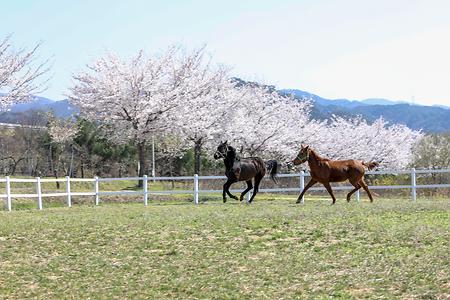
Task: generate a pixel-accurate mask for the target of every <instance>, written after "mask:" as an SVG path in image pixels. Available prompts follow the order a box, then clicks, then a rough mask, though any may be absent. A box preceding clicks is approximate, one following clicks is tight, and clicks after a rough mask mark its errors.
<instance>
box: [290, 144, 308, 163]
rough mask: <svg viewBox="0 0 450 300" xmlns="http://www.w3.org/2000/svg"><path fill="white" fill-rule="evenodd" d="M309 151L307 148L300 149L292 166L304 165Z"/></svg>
mask: <svg viewBox="0 0 450 300" xmlns="http://www.w3.org/2000/svg"><path fill="white" fill-rule="evenodd" d="M310 151H311V149H309V146H303V144H302V147H301V148H300V152H299V153H298V154H297V156H296V157H295V159H294V165H299V164H302V163H304V162H305V161H307V160H308V159H309V152H310Z"/></svg>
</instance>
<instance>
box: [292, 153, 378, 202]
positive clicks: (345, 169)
mask: <svg viewBox="0 0 450 300" xmlns="http://www.w3.org/2000/svg"><path fill="white" fill-rule="evenodd" d="M306 161H308V165H309V168H310V170H311V179H310V180H309V182H308V184H307V185H306V186H305V188H304V189H303V191H302V192H301V194H300V196H298V199H297V203H300V202H301V199H302V198H303V195H304V194H305V192H306V191H307V190H308V189H309V188H310V187H312V186H313V185H314V184H315V183H317V182H320V183H321V184H323V185H324V186H325V188H326V189H327V191H328V193H329V194H330V195H331V198H332V199H333V203H332V204H334V203H336V198H335V197H334V195H333V190H332V189H331V185H330V182H340V181H345V180H347V179H348V181H349V182H350V183H351V184H352V185H353V186H354V187H355V188H354V189H353V190H351V191H350V193H348V194H347V202H350V197H351V196H352V195H353V194H354V193H355V192H356V191H357V190H359V189H360V188H361V187H362V188H363V189H364V190H365V191H366V192H367V194H368V195H369V199H370V202H373V198H372V194H370V191H369V188H368V187H367V184H366V183H365V182H364V173H365V169H364V167H367V169H369V170H372V169H373V168H375V167H377V166H378V163H376V162H369V163H366V162H363V161H360V160H354V159H350V160H331V159H328V158H323V157H320V156H319V155H318V154H317V153H316V152H315V151H314V150H312V149H311V148H310V147H309V146H303V145H302V147H301V149H300V152H299V153H298V155H297V157H296V158H295V159H294V165H299V164H302V163H304V162H306Z"/></svg>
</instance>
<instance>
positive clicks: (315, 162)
mask: <svg viewBox="0 0 450 300" xmlns="http://www.w3.org/2000/svg"><path fill="white" fill-rule="evenodd" d="M324 160H326V159H325V158H322V157H321V156H320V155H319V154H317V153H316V152H314V151H313V150H310V152H309V158H308V165H309V168H310V169H311V170H314V169H317V168H319V167H320V163H321V162H322V161H324Z"/></svg>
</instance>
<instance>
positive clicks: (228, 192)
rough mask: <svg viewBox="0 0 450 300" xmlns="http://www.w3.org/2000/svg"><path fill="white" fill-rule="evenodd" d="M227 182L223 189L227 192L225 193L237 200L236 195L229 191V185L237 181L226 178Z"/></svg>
mask: <svg viewBox="0 0 450 300" xmlns="http://www.w3.org/2000/svg"><path fill="white" fill-rule="evenodd" d="M228 182H229V184H228V185H227V189H226V190H225V191H226V192H227V195H228V196H230V198H231V199H234V200H238V197H236V196H235V195H233V194H232V193H230V190H229V189H230V187H231V185H232V184H233V183H235V182H237V180H236V179H235V180H228V181H227V183H228Z"/></svg>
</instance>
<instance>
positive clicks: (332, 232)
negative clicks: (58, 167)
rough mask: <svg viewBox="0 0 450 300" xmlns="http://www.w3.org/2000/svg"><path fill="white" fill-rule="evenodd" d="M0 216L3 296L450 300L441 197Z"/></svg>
mask: <svg viewBox="0 0 450 300" xmlns="http://www.w3.org/2000/svg"><path fill="white" fill-rule="evenodd" d="M262 198H264V197H263V196H261V198H260V199H256V202H255V203H254V204H252V205H245V204H241V205H240V204H237V202H235V201H232V202H231V200H230V202H229V203H227V204H225V205H224V204H221V203H220V202H219V201H211V202H206V203H204V204H200V205H198V206H195V205H193V204H192V203H186V202H172V203H164V202H155V203H151V204H150V205H149V206H148V207H144V206H143V205H142V204H139V203H126V204H103V205H101V206H99V207H94V206H89V205H78V206H74V207H72V208H64V207H57V208H46V209H44V210H43V211H36V210H16V211H12V212H0V258H1V259H0V298H2V299H6V298H7V299H24V298H40V299H44V298H45V299H47V298H53V299H55V298H58V299H60V298H74V299H87V298H90V299H112V298H116V299H119V298H120V299H123V298H129V299H161V298H178V299H190V298H193V299H195V298H216V299H255V298H256V299H261V298H262V299H264V298H266V299H277V298H283V299H285V298H288V299H291V298H357V299H359V298H370V299H372V298H377V299H384V298H387V299H392V298H401V299H405V298H410V299H415V298H418V299H448V298H449V297H450V271H449V266H450V247H449V246H450V244H449V243H450V242H449V241H450V234H449V229H450V201H448V200H442V199H441V200H439V199H428V200H425V199H421V200H420V201H417V202H416V203H412V202H410V201H408V200H392V199H385V200H378V199H377V201H376V202H375V203H373V204H370V203H367V202H365V201H363V202H361V203H355V202H353V203H350V204H347V203H345V201H342V199H340V201H338V203H337V205H335V206H331V205H330V200H329V199H328V198H326V201H320V200H311V201H308V200H307V202H306V204H305V205H294V204H292V202H293V199H294V198H292V199H289V200H286V199H282V198H277V199H276V200H273V201H269V200H267V199H262Z"/></svg>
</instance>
